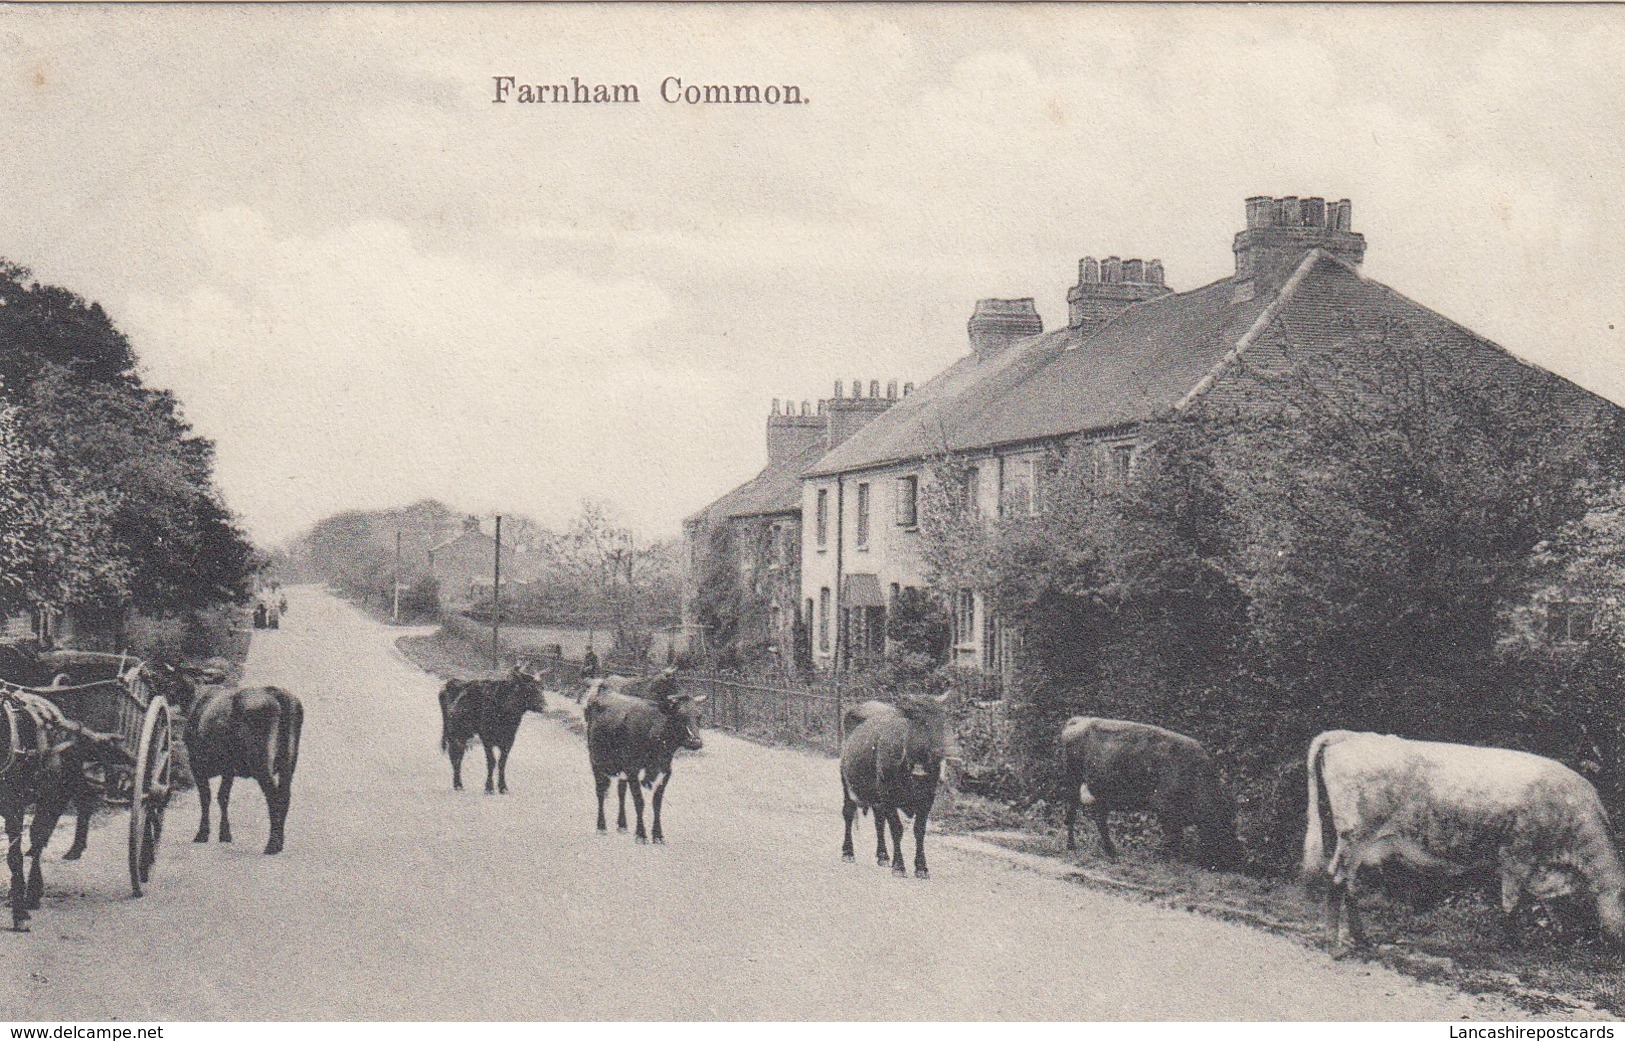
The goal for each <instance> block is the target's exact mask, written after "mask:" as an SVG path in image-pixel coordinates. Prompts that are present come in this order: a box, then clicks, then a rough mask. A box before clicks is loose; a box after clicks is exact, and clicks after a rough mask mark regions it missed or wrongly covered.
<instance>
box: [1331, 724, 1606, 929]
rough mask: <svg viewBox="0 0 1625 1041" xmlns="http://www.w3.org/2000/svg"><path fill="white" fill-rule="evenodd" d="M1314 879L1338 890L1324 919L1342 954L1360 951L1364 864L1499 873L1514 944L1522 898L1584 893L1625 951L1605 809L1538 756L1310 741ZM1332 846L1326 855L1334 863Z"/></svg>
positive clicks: (1426, 744)
mask: <svg viewBox="0 0 1625 1041" xmlns="http://www.w3.org/2000/svg"><path fill="white" fill-rule="evenodd" d="M1308 771H1309V806H1308V829H1307V831H1306V832H1305V834H1304V841H1303V876H1304V880H1305V881H1306V882H1310V883H1325V882H1329V883H1330V886H1329V889H1328V891H1327V895H1326V920H1327V926H1328V931H1329V933H1330V939H1331V944H1332V946H1333V948H1334V949H1335V950H1338V951H1339V952H1341V951H1342V950H1344V949H1345V948H1344V947H1343V930H1342V926H1343V919H1344V917H1345V915H1344V912H1345V911H1346V912H1347V916H1346V917H1347V922H1348V938H1349V940H1350V941H1352V943H1353V944H1354V945H1357V946H1359V945H1364V944H1365V942H1366V934H1365V929H1364V926H1363V925H1362V923H1361V921H1360V913H1359V908H1358V906H1357V903H1356V901H1357V889H1358V881H1359V873H1360V869H1361V868H1368V867H1377V866H1378V865H1382V864H1384V863H1389V862H1397V863H1398V864H1400V865H1402V866H1404V867H1406V868H1408V869H1410V870H1412V871H1414V872H1417V873H1419V874H1421V875H1423V876H1432V877H1435V878H1438V877H1444V878H1460V877H1461V876H1463V875H1468V874H1469V873H1471V872H1474V871H1475V870H1483V869H1490V870H1493V871H1495V872H1497V873H1498V874H1499V876H1500V882H1501V908H1502V910H1503V911H1504V912H1505V913H1506V918H1505V924H1506V926H1507V930H1508V934H1509V937H1510V938H1512V939H1513V940H1516V931H1515V924H1514V923H1515V919H1514V916H1515V915H1516V913H1517V910H1518V907H1519V905H1520V904H1521V903H1522V902H1523V897H1524V896H1525V894H1527V895H1529V896H1532V897H1535V898H1536V899H1538V900H1547V899H1552V898H1555V897H1560V896H1567V895H1571V894H1576V893H1577V894H1581V895H1583V896H1584V897H1586V898H1588V899H1589V900H1590V901H1591V902H1593V903H1594V905H1595V907H1596V914H1597V919H1598V923H1599V924H1600V926H1601V928H1602V932H1603V935H1604V936H1605V937H1606V938H1607V939H1608V940H1609V941H1610V942H1611V943H1613V944H1615V945H1622V944H1625V868H1622V867H1621V865H1620V860H1619V855H1618V854H1617V853H1616V852H1615V850H1614V844H1613V841H1612V839H1611V838H1610V837H1609V827H1608V813H1607V811H1606V810H1604V809H1603V806H1602V801H1601V799H1599V798H1598V796H1597V790H1596V789H1595V788H1593V787H1592V786H1591V784H1590V782H1588V781H1587V780H1585V778H1583V777H1581V776H1580V775H1579V774H1577V773H1575V772H1574V771H1573V770H1570V769H1569V768H1568V767H1566V766H1563V765H1562V764H1561V763H1557V762H1554V761H1553V760H1550V759H1545V758H1542V757H1541V756H1537V755H1531V754H1529V753H1527V752H1515V751H1511V750H1509V749H1504V748H1478V747H1474V746H1471V745H1454V744H1443V743H1438V742H1432V741H1410V740H1407V739H1405V738H1400V737H1393V736H1391V735H1384V734H1361V733H1353V732H1351V731H1347V730H1332V731H1328V732H1326V733H1324V734H1321V735H1320V736H1319V737H1316V738H1315V739H1314V741H1313V742H1311V743H1310V745H1309V757H1308ZM1328 850H1330V855H1329V856H1328V852H1327V851H1328Z"/></svg>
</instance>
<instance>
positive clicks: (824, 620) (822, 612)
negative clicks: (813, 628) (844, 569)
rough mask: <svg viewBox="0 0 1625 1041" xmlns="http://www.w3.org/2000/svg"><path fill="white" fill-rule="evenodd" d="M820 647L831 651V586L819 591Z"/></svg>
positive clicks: (821, 649)
mask: <svg viewBox="0 0 1625 1041" xmlns="http://www.w3.org/2000/svg"><path fill="white" fill-rule="evenodd" d="M818 649H819V651H821V652H823V653H824V654H828V653H829V586H825V587H824V588H822V589H820V590H819V591H818Z"/></svg>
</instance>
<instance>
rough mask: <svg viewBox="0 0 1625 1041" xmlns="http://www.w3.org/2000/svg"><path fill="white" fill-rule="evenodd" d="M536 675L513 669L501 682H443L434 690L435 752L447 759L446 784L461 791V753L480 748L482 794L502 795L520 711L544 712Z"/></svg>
mask: <svg viewBox="0 0 1625 1041" xmlns="http://www.w3.org/2000/svg"><path fill="white" fill-rule="evenodd" d="M546 710H547V702H546V700H545V699H544V698H543V696H542V685H541V683H540V682H538V681H537V679H536V677H534V676H532V675H531V674H530V673H529V672H527V671H525V670H524V669H523V668H521V667H519V666H514V669H513V671H512V672H510V673H509V674H508V675H507V676H504V677H503V678H501V679H477V680H447V681H446V685H445V686H444V687H442V688H441V689H440V748H441V750H442V751H444V752H446V753H447V754H448V755H450V756H451V786H452V788H453V789H454V790H457V789H461V788H462V787H463V752H464V750H465V749H466V748H467V747H468V742H469V741H471V740H473V739H474V738H476V737H478V738H479V739H480V745H481V746H482V747H483V748H484V749H485V791H486V793H487V794H490V793H491V792H493V791H495V792H500V793H502V794H504V795H506V794H507V793H508V753H509V752H512V751H513V742H514V738H515V737H517V736H518V734H519V724H520V723H521V722H523V720H524V718H525V713H526V712H545V711H546ZM493 781H494V782H495V783H494V785H493Z"/></svg>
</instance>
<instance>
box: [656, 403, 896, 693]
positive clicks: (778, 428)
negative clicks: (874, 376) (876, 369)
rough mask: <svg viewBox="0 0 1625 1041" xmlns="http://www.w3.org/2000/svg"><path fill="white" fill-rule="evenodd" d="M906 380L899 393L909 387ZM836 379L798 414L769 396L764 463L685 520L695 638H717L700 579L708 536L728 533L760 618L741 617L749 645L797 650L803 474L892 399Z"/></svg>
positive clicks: (787, 655) (686, 603) (690, 630)
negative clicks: (701, 607) (703, 614)
mask: <svg viewBox="0 0 1625 1041" xmlns="http://www.w3.org/2000/svg"><path fill="white" fill-rule="evenodd" d="M912 389H913V387H912V385H911V384H910V385H905V386H904V388H903V390H904V392H905V393H906V392H907V391H910V390H912ZM843 391H844V385H843V384H842V383H841V381H836V383H835V394H834V396H833V397H830V398H828V399H826V400H823V401H820V402H818V403H817V406H816V407H814V406H813V405H812V403H811V402H807V401H803V402H802V403H801V408H800V410H799V411H797V409H796V407H795V403H794V402H793V401H788V400H787V401H785V403H784V407H783V409H782V410H781V409H780V405H779V402H778V401H777V400H774V402H773V407H772V412H771V413H769V415H768V417H767V466H765V467H764V468H763V469H762V471H761V472H760V473H758V474H757V475H756V476H755V477H752V478H751V479H750V480H748V481H746V482H745V483H743V484H741V485H739V486H738V487H737V488H734V489H733V490H732V491H730V492H728V493H727V494H726V495H724V496H722V497H721V498H720V499H717V500H716V501H715V502H713V503H711V504H710V505H709V506H707V507H705V508H704V509H702V510H700V511H698V512H696V513H695V514H693V515H692V516H690V517H689V518H688V519H687V520H685V521H684V522H683V533H684V537H685V540H686V544H687V549H688V565H689V566H688V574H689V581H688V584H687V587H686V589H685V591H684V597H683V623H684V625H683V630H684V633H685V634H686V635H687V636H688V637H689V639H690V642H691V643H692V642H693V641H694V640H696V639H697V640H699V641H702V642H703V641H706V640H708V639H711V638H714V637H713V636H712V635H711V634H707V633H705V632H704V627H703V626H702V625H701V624H700V622H699V621H698V618H697V613H696V596H697V594H698V584H699V581H700V579H699V576H700V575H701V574H702V572H703V570H704V568H705V566H706V560H705V558H706V556H707V555H708V554H709V553H711V552H713V550H714V546H713V536H714V535H716V534H718V533H719V532H726V534H727V535H728V536H729V538H730V542H731V544H732V549H733V554H734V559H733V564H734V565H735V566H736V567H737V568H738V579H739V585H740V589H741V591H742V592H743V593H744V601H745V603H742V604H741V605H740V606H741V607H745V606H747V604H748V605H754V607H755V609H756V610H757V611H759V613H760V616H759V617H748V618H744V619H742V625H741V628H742V629H744V630H746V635H747V637H754V640H753V641H752V642H759V643H760V645H761V646H762V647H763V648H765V650H766V651H767V652H768V653H769V654H772V655H775V656H777V657H778V658H779V659H780V660H781V661H784V662H789V661H790V660H791V659H792V658H793V657H794V653H795V646H796V634H797V629H798V626H805V625H806V623H807V619H806V617H805V616H804V615H802V614H801V613H800V612H799V609H798V599H799V597H800V594H801V541H802V538H801V511H802V506H801V476H802V474H803V473H805V472H806V471H807V469H808V468H809V467H811V466H812V465H813V464H814V463H816V462H817V461H818V460H819V459H821V458H823V457H824V455H826V454H827V453H828V452H829V450H830V449H831V448H833V447H835V446H836V445H838V444H840V443H841V442H842V441H844V440H846V439H847V438H848V437H850V436H852V435H853V434H854V433H856V432H857V431H858V430H860V429H862V427H863V425H864V424H866V423H868V422H869V421H870V420H872V419H874V418H875V417H876V416H878V415H880V414H881V413H882V412H884V411H886V409H888V408H890V407H891V406H892V405H894V404H896V403H897V401H898V400H899V399H898V387H897V383H896V381H892V382H890V383H888V384H887V387H886V391H885V394H884V396H882V394H881V389H880V383H879V381H878V380H876V381H872V382H871V383H870V385H869V395H868V397H864V396H863V385H862V384H861V382H859V381H857V380H854V381H853V382H852V393H851V396H850V397H848V396H846V394H845V393H843Z"/></svg>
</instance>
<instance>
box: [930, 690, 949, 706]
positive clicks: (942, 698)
mask: <svg viewBox="0 0 1625 1041" xmlns="http://www.w3.org/2000/svg"><path fill="white" fill-rule="evenodd" d="M953 693H954V692H953V691H951V690H945V691H943V692H942V693H941V694H938V695H937V696H936V697H934V698H932V699H931V700H932V701H935V702H936V703H937V704H939V705H946V704H948V699H949V698H951V697H953Z"/></svg>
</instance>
